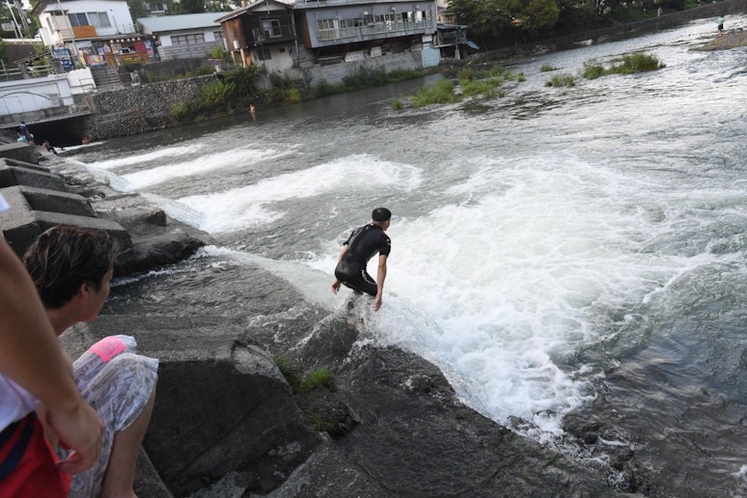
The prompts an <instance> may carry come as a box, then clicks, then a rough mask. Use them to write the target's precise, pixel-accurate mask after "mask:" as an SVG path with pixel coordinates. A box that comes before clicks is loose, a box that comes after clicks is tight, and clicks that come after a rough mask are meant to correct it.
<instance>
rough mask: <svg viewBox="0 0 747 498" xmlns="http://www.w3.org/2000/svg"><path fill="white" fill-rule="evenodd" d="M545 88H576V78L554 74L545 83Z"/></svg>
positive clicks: (565, 74)
mask: <svg viewBox="0 0 747 498" xmlns="http://www.w3.org/2000/svg"><path fill="white" fill-rule="evenodd" d="M545 86H557V87H561V86H576V78H574V77H573V75H570V74H567V73H564V74H556V75H554V76H553V77H552V78H550V79H549V80H548V81H547V82H545Z"/></svg>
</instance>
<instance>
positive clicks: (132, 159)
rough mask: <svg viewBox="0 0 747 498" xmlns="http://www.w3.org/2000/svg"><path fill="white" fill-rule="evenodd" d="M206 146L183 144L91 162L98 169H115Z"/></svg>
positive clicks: (179, 154)
mask: <svg viewBox="0 0 747 498" xmlns="http://www.w3.org/2000/svg"><path fill="white" fill-rule="evenodd" d="M203 147H204V145H203V144H199V143H198V144H189V145H182V146H177V147H166V148H163V149H160V150H155V151H151V152H144V153H141V154H132V155H127V156H124V157H117V158H112V159H107V160H104V161H96V162H93V163H91V164H90V166H91V167H92V168H97V169H113V168H122V167H126V166H132V165H141V164H147V163H152V162H157V161H160V160H162V159H164V158H166V159H168V158H178V157H181V156H185V155H190V154H194V153H196V152H199V151H200V149H202V148H203Z"/></svg>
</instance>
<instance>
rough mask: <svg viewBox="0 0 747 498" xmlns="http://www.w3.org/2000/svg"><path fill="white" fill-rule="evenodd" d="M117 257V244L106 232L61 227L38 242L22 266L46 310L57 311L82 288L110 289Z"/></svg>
mask: <svg viewBox="0 0 747 498" xmlns="http://www.w3.org/2000/svg"><path fill="white" fill-rule="evenodd" d="M114 257H115V252H114V241H113V240H112V239H111V237H109V234H107V233H106V232H102V231H94V230H85V229H82V228H77V227H73V226H68V225H58V226H55V227H53V228H50V229H49V230H47V231H45V232H44V233H42V234H41V235H40V236H39V238H38V239H36V242H34V243H33V244H32V245H31V247H29V249H28V251H26V254H25V255H24V256H23V264H24V265H25V266H26V270H28V272H29V273H30V274H31V278H32V279H33V281H34V285H36V289H37V291H38V292H39V296H40V297H41V300H42V303H44V306H45V307H46V308H49V309H56V308H59V307H61V306H63V305H64V304H66V303H67V302H68V301H70V299H72V298H73V296H75V295H76V294H77V293H78V292H79V290H80V289H81V286H82V285H86V286H90V287H91V289H92V290H94V291H99V290H100V289H101V287H102V286H103V285H107V286H108V283H109V282H108V280H109V279H110V278H111V272H112V269H113V268H114ZM107 294H108V292H107ZM102 304H103V302H102Z"/></svg>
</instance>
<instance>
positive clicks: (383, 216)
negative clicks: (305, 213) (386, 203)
mask: <svg viewBox="0 0 747 498" xmlns="http://www.w3.org/2000/svg"><path fill="white" fill-rule="evenodd" d="M391 217H392V212H391V211H389V210H388V209H387V208H383V207H382V208H376V209H374V210H373V212H372V213H371V219H372V220H374V221H375V222H377V223H384V222H385V221H389V220H390V219H391Z"/></svg>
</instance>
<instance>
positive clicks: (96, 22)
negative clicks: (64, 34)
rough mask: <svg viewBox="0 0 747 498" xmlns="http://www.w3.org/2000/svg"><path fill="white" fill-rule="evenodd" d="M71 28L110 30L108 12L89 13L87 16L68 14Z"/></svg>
mask: <svg viewBox="0 0 747 498" xmlns="http://www.w3.org/2000/svg"><path fill="white" fill-rule="evenodd" d="M67 17H68V19H70V25H71V26H96V27H97V28H108V27H110V26H111V23H110V22H109V16H108V15H107V14H106V12H88V13H86V14H68V15H67Z"/></svg>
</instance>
